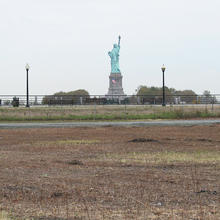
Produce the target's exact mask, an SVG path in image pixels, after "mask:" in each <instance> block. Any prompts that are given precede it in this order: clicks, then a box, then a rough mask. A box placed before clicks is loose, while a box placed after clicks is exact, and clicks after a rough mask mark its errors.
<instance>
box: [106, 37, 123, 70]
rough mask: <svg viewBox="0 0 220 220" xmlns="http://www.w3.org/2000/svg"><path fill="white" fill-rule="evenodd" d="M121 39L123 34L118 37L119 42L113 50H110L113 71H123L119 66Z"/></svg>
mask: <svg viewBox="0 0 220 220" xmlns="http://www.w3.org/2000/svg"><path fill="white" fill-rule="evenodd" d="M120 41H121V36H119V37H118V44H114V45H113V49H112V51H109V52H108V55H109V56H110V58H111V73H121V71H120V68H119V51H120Z"/></svg>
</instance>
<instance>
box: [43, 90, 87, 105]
mask: <svg viewBox="0 0 220 220" xmlns="http://www.w3.org/2000/svg"><path fill="white" fill-rule="evenodd" d="M88 97H89V92H87V91H86V90H84V89H78V90H75V91H70V92H63V91H60V92H56V93H54V94H53V95H50V96H45V97H44V98H43V100H42V103H43V104H47V105H62V104H64V105H71V104H82V103H84V102H85V100H86V99H87V98H88Z"/></svg>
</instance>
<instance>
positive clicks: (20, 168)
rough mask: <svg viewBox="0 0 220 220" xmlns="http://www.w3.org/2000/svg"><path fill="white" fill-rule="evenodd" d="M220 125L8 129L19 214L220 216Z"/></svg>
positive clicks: (10, 191) (0, 172)
mask: <svg viewBox="0 0 220 220" xmlns="http://www.w3.org/2000/svg"><path fill="white" fill-rule="evenodd" d="M219 171H220V125H209V126H208V125H207V126H191V127H189V126H187V127H184V126H182V127H174V126H172V127H140V128H137V127H111V126H109V127H97V128H95V127H94V128H41V129H40V128H38V129H36V128H35V129H34V128H32V129H0V209H1V210H5V211H7V212H8V213H9V214H12V215H13V216H17V217H18V219H21V218H22V217H23V218H24V217H28V218H33V219H48V220H49V219H50V220H51V219H75V220H82V219H83V220H84V219H92V220H94V219H220V175H219Z"/></svg>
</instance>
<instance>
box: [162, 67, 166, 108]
mask: <svg viewBox="0 0 220 220" xmlns="http://www.w3.org/2000/svg"><path fill="white" fill-rule="evenodd" d="M161 70H162V72H163V102H162V106H166V100H165V86H164V72H165V70H166V67H165V66H164V64H163V66H162V67H161Z"/></svg>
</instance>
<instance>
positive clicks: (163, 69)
mask: <svg viewBox="0 0 220 220" xmlns="http://www.w3.org/2000/svg"><path fill="white" fill-rule="evenodd" d="M161 70H162V71H163V72H165V70H166V67H165V66H164V64H163V66H162V67H161Z"/></svg>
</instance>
